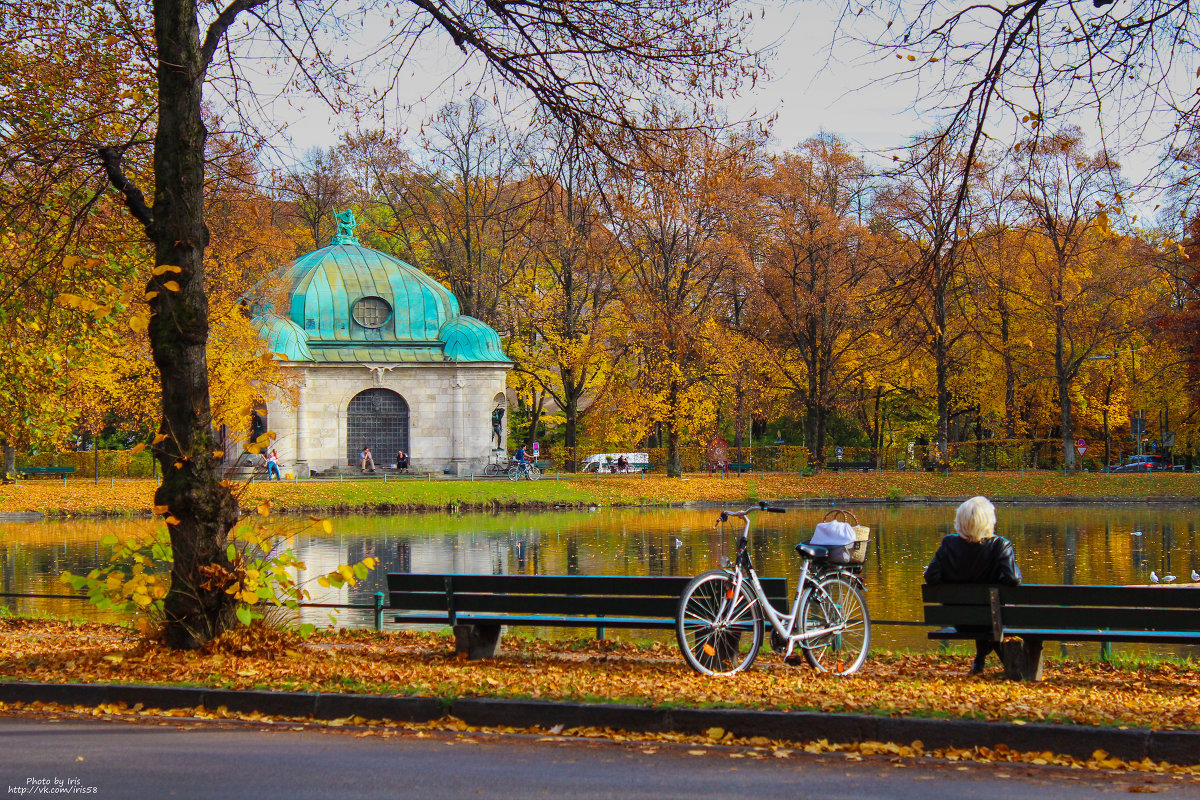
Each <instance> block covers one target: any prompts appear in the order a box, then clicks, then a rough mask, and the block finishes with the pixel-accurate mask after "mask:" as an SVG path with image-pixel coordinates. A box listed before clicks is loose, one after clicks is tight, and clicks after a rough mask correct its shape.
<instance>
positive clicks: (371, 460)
mask: <svg viewBox="0 0 1200 800" xmlns="http://www.w3.org/2000/svg"><path fill="white" fill-rule="evenodd" d="M361 458H362V464H361V465H360V466H359V469H361V470H362V471H363V472H366V471H367V469H368V466H369V467H370V470H371V472H374V471H375V457H374V456H372V455H371V448H369V447H367V446H366V445H365V444H364V445H363V449H362V454H361Z"/></svg>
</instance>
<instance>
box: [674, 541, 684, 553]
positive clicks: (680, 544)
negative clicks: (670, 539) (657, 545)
mask: <svg viewBox="0 0 1200 800" xmlns="http://www.w3.org/2000/svg"><path fill="white" fill-rule="evenodd" d="M681 547H683V539H676V540H675V549H676V550H678V549H679V548H681Z"/></svg>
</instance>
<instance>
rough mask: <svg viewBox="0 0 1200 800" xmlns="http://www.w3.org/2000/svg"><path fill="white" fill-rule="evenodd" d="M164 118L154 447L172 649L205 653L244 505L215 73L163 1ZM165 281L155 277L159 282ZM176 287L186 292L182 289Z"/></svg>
mask: <svg viewBox="0 0 1200 800" xmlns="http://www.w3.org/2000/svg"><path fill="white" fill-rule="evenodd" d="M154 17H155V35H156V38H157V42H158V57H159V63H158V84H159V118H158V129H157V131H156V133H155V140H154V176H155V188H154V207H153V221H152V223H151V224H150V225H148V226H147V233H148V234H149V235H150V237H151V239H152V241H153V243H154V246H155V258H154V263H155V264H156V265H160V266H162V265H166V266H170V267H177V268H178V272H176V271H174V270H170V271H166V272H163V273H162V274H160V275H157V276H155V277H154V278H152V279H151V280H150V282H149V284H148V285H147V287H146V288H147V291H148V292H150V293H155V292H156V293H157V294H156V295H154V296H153V298H152V299H151V300H150V308H151V312H152V316H151V319H150V328H149V335H150V346H151V351H152V354H153V357H154V363H155V365H156V366H157V367H158V369H159V373H160V375H161V381H162V398H163V417H162V424H161V426H160V427H159V433H160V434H162V435H165V436H166V439H165V440H163V441H162V442H161V443H160V444H159V445H157V446H156V447H155V451H154V452H155V457H156V458H157V459H158V460H159V462H160V463H161V465H162V473H163V482H162V485H161V486H160V487H159V488H158V491H157V492H156V493H155V495H154V502H155V505H156V506H159V507H165V508H166V509H167V511H166V513H167V514H168V515H169V516H168V517H167V521H168V523H172V522H173V520H178V522H176V523H173V524H170V525H169V527H170V535H171V548H172V554H173V558H174V561H173V564H172V566H171V589H170V591H169V592H168V594H167V596H166V599H165V603H164V611H165V616H166V630H165V638H166V642H167V644H168V645H169V646H171V647H174V648H187V649H192V648H197V647H199V646H200V645H202V644H203V643H204V642H206V641H207V640H209V639H210V638H212V637H213V636H216V635H217V634H219V633H221V632H222V631H223V630H225V629H226V628H227V627H229V625H230V624H231V623H232V622H233V621H234V613H233V612H234V607H235V606H234V600H233V598H232V597H231V596H230V595H228V594H226V593H225V591H224V590H225V587H226V586H227V585H228V579H229V574H228V568H229V561H228V559H227V558H226V557H225V545H226V539H227V535H228V533H229V530H230V529H231V528H232V527H233V525H234V524H235V523H236V522H237V518H238V507H237V501H236V500H235V499H234V497H233V494H232V493H231V492H230V490H229V488H228V487H226V486H222V485H221V484H220V476H219V475H218V472H217V469H218V467H219V465H220V459H219V458H218V457H216V456H214V454H213V451H214V450H215V449H216V444H215V441H214V437H213V431H212V416H211V409H210V403H209V389H208V364H207V359H206V352H205V350H206V346H207V343H208V327H209V326H208V297H207V294H206V292H205V279H204V249H205V247H206V246H207V244H208V230H207V228H206V227H205V225H204V143H205V138H206V137H207V131H206V130H205V127H204V122H203V118H202V116H201V103H202V92H203V80H204V73H205V68H206V66H207V64H206V63H205V58H204V56H203V53H202V50H201V45H200V31H199V25H198V22H197V7H196V4H195V2H193V0H155V3H154ZM158 271H159V270H156V272H158ZM175 284H177V285H178V289H177V290H176V288H175Z"/></svg>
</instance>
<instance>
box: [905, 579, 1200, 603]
mask: <svg viewBox="0 0 1200 800" xmlns="http://www.w3.org/2000/svg"><path fill="white" fill-rule="evenodd" d="M989 588H990V587H988V586H984V585H980V584H965V583H964V584H954V583H945V584H940V585H938V586H929V585H925V586H922V587H921V596H922V598H923V599H924V600H925V602H927V603H931V602H932V603H950V604H956V605H984V606H986V605H988V589H989ZM999 588H1000V602H1001V603H1003V604H1013V603H1016V604H1020V605H1035V606H1053V605H1072V606H1114V607H1119V608H1196V609H1200V589H1190V588H1178V589H1172V588H1166V587H1154V586H1089V585H1083V586H1058V585H1054V584H1037V583H1033V584H1026V585H1024V586H1001V587H999Z"/></svg>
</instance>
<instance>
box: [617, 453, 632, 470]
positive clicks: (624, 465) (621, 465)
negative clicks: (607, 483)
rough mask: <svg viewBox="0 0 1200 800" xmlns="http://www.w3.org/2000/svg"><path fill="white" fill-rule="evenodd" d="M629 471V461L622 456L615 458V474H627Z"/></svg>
mask: <svg viewBox="0 0 1200 800" xmlns="http://www.w3.org/2000/svg"><path fill="white" fill-rule="evenodd" d="M628 470H629V459H627V458H625V456H624V455H620V456H617V472H627V471H628Z"/></svg>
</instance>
